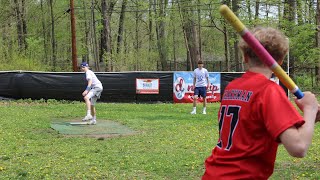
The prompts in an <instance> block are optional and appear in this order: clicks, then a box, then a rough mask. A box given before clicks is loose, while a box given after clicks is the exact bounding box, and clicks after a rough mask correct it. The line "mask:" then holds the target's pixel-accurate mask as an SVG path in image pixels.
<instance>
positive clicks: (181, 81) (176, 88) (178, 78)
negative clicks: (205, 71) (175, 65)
mask: <svg viewBox="0 0 320 180" xmlns="http://www.w3.org/2000/svg"><path fill="white" fill-rule="evenodd" d="M209 81H210V85H209V88H208V90H207V102H218V101H220V73H210V72H209ZM193 93H194V87H193V72H174V74H173V102H175V103H192V102H193ZM197 101H198V102H203V98H202V97H201V98H199V99H198V100H197Z"/></svg>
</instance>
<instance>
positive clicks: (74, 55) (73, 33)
mask: <svg viewBox="0 0 320 180" xmlns="http://www.w3.org/2000/svg"><path fill="white" fill-rule="evenodd" d="M70 15H71V40H72V69H73V71H74V72H77V71H78V67H77V44H76V20H75V17H74V2H73V0H70Z"/></svg>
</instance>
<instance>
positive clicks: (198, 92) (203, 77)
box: [191, 60, 210, 114]
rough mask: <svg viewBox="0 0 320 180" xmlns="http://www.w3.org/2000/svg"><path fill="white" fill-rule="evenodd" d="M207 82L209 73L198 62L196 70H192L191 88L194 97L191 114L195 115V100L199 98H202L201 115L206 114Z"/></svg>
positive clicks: (200, 62)
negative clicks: (192, 88)
mask: <svg viewBox="0 0 320 180" xmlns="http://www.w3.org/2000/svg"><path fill="white" fill-rule="evenodd" d="M208 84H210V82H209V73H208V70H207V69H206V68H204V67H203V62H202V61H201V60H199V61H198V68H197V69H195V70H194V73H193V87H194V96H193V110H192V112H191V114H197V99H198V98H199V97H200V96H201V97H202V98H203V111H202V114H207V112H206V106H207V98H206V96H207V87H208Z"/></svg>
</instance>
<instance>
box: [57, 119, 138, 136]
mask: <svg viewBox="0 0 320 180" xmlns="http://www.w3.org/2000/svg"><path fill="white" fill-rule="evenodd" d="M51 128H52V129H54V130H56V131H58V132H59V133H60V134H63V135H66V136H87V137H97V138H108V137H115V136H127V135H133V134H136V131H134V130H132V129H130V128H129V127H127V126H125V125H123V124H120V123H118V122H115V121H110V120H97V124H95V125H89V124H88V123H87V122H82V121H81V119H73V120H67V119H63V120H59V119H55V120H53V121H52V122H51Z"/></svg>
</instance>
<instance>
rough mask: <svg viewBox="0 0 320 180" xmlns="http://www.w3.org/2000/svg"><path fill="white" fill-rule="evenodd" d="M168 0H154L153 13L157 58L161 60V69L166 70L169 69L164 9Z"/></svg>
mask: <svg viewBox="0 0 320 180" xmlns="http://www.w3.org/2000/svg"><path fill="white" fill-rule="evenodd" d="M167 4H168V0H154V6H153V7H154V13H155V15H156V21H155V25H156V35H157V47H158V52H159V59H160V62H161V70H162V71H166V70H169V68H168V63H167V58H168V54H167V44H166V37H165V34H166V32H165V31H166V29H165V27H166V24H165V18H166V13H165V10H166V8H167ZM157 8H158V9H159V10H158V9H157Z"/></svg>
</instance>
